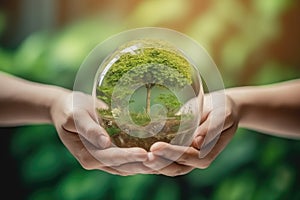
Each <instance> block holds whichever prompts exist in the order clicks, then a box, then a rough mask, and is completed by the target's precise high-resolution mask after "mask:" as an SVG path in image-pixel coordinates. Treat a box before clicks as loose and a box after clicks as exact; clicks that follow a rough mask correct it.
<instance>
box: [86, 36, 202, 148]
mask: <svg viewBox="0 0 300 200" xmlns="http://www.w3.org/2000/svg"><path fill="white" fill-rule="evenodd" d="M92 95H93V97H94V99H95V102H97V101H103V102H105V103H106V105H107V107H106V108H103V107H98V106H96V105H98V104H97V103H95V109H96V113H97V114H98V117H99V123H100V125H101V126H102V127H103V128H104V129H105V130H106V131H107V133H108V134H109V135H110V137H111V141H112V143H113V144H114V145H116V146H118V147H141V148H144V149H146V150H147V151H149V149H150V147H151V145H152V144H154V143H155V142H158V141H162V142H167V143H171V144H176V145H183V146H189V145H190V144H191V143H192V139H193V136H194V133H195V130H196V128H197V127H198V125H199V122H200V117H201V112H202V106H203V95H204V94H203V86H202V82H201V76H200V73H199V71H198V69H197V67H196V66H194V65H193V64H192V62H190V60H189V58H188V56H187V55H185V52H183V51H182V50H181V49H179V48H178V47H176V45H175V44H173V43H171V42H169V41H166V40H161V39H153V38H140V39H133V40H130V41H127V42H125V43H124V44H122V45H120V46H119V47H118V48H117V49H116V50H114V51H113V52H110V54H109V55H108V56H107V57H106V58H105V59H104V60H103V62H102V63H101V64H100V66H99V68H98V70H97V73H96V75H95V78H94V86H93V91H92Z"/></svg>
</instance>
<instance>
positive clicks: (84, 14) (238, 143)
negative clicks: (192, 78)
mask: <svg viewBox="0 0 300 200" xmlns="http://www.w3.org/2000/svg"><path fill="white" fill-rule="evenodd" d="M299 23H300V1H297V0H295V1H293V0H223V1H219V0H210V1H202V0H200V1H199V0H85V1H76V0H43V1H40V0H1V1H0V70H2V71H6V72H9V73H11V74H15V75H17V76H20V77H23V78H26V79H29V80H32V81H37V82H42V83H48V84H55V85H59V86H63V87H66V88H70V89H72V87H73V81H74V77H75V75H76V72H77V70H78V68H79V67H80V65H81V63H82V61H83V59H84V58H85V57H86V56H87V54H88V53H89V52H90V51H91V50H92V49H93V48H94V47H95V46H96V45H97V44H98V43H100V42H101V41H103V40H105V39H107V38H108V37H110V36H112V35H114V34H117V33H119V32H120V31H123V30H128V29H131V28H136V27H145V26H159V27H166V28H171V29H174V30H177V31H179V32H182V33H185V34H187V35H188V36H190V37H192V38H194V39H195V40H196V41H198V42H199V43H200V44H201V45H203V46H204V47H205V48H206V50H207V51H208V53H209V54H210V55H211V57H212V58H213V60H214V61H215V63H216V65H217V66H218V68H219V70H220V72H221V74H222V77H223V79H224V83H225V86H226V87H233V86H242V85H250V84H251V85H261V84H268V83H274V82H280V81H284V80H289V79H293V78H300V37H299V35H300V26H299ZM296 92H300V91H296ZM0 112H1V111H0ZM0 131H1V134H0V135H1V141H0V143H1V155H2V156H1V157H2V161H1V177H2V183H3V184H4V186H2V187H1V195H2V196H6V195H7V196H9V197H10V198H9V199H21V200H23V199H24V200H48V199H49V200H56V199H57V200H102V199H113V200H114V199H115V200H129V199H130V200H139V199H143V200H146V199H153V200H165V199H172V200H177V199H178V200H179V199H185V200H196V199H197V200H202V199H203V200H205V199H207V200H208V199H209V200H210V199H212V200H224V199H226V200H240V199H243V200H252V199H253V200H273V199H289V200H297V199H300V190H299V188H300V170H299V169H300V164H299V163H300V162H299V158H300V157H299V155H300V141H296V140H289V139H283V138H277V137H273V136H269V135H265V134H262V133H258V132H254V131H251V130H247V129H241V128H240V129H238V132H237V134H236V135H235V137H234V139H233V140H232V141H231V143H230V144H229V145H228V147H227V148H226V149H225V150H224V151H223V152H222V153H221V154H220V155H219V157H218V158H217V159H216V160H215V161H214V162H213V163H212V164H211V166H210V167H209V168H207V169H205V170H200V169H196V170H194V171H192V172H191V173H189V174H187V175H184V176H179V177H165V176H161V175H135V176H129V177H121V176H116V175H111V174H108V173H106V172H102V171H94V170H92V171H87V170H84V169H83V168H82V167H81V166H80V165H79V164H78V163H77V161H76V160H75V159H74V158H73V157H72V156H71V154H70V153H69V152H68V151H67V149H66V148H65V147H64V146H63V144H62V143H61V142H60V140H59V138H58V136H57V134H56V130H55V129H54V127H52V126H48V125H38V126H37V125H32V126H24V127H14V128H13V127H12V128H0ZM3 184H2V185H3Z"/></svg>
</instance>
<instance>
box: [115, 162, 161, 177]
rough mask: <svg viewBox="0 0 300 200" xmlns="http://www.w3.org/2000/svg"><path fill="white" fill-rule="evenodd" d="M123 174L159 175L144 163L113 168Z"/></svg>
mask: <svg viewBox="0 0 300 200" xmlns="http://www.w3.org/2000/svg"><path fill="white" fill-rule="evenodd" d="M113 168H114V169H116V170H118V171H119V172H121V173H124V174H127V175H133V174H157V172H156V171H155V170H153V169H151V168H149V167H147V166H145V165H144V164H143V163H142V162H135V163H126V164H123V165H120V166H117V167H113Z"/></svg>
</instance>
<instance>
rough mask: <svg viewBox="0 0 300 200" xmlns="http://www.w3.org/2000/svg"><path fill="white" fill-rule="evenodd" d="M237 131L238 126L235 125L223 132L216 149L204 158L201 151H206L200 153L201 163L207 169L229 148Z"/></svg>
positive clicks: (215, 146)
mask: <svg viewBox="0 0 300 200" xmlns="http://www.w3.org/2000/svg"><path fill="white" fill-rule="evenodd" d="M236 129H237V124H234V125H233V126H231V127H230V128H228V129H226V130H224V131H223V132H222V134H221V135H220V138H219V139H218V141H217V142H216V144H215V145H214V147H213V148H212V150H211V151H209V153H208V154H207V155H206V156H205V157H203V156H201V154H202V153H201V151H205V150H202V149H200V152H199V160H200V162H202V164H203V165H204V166H206V167H208V166H209V164H210V163H211V162H212V161H213V160H214V159H215V158H216V157H217V156H218V155H219V154H220V152H221V151H222V150H223V149H224V148H225V147H226V146H227V144H228V143H229V141H230V140H231V138H232V137H233V135H234V134H235V132H236Z"/></svg>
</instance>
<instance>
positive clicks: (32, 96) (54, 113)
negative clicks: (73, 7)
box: [0, 72, 155, 176]
mask: <svg viewBox="0 0 300 200" xmlns="http://www.w3.org/2000/svg"><path fill="white" fill-rule="evenodd" d="M0 91H1V95H0V110H1V112H0V126H20V125H25V124H53V125H54V126H55V127H56V130H57V132H58V135H59V137H60V139H61V141H62V142H63V144H64V145H65V146H66V147H67V149H68V150H69V151H70V152H71V154H72V155H73V156H74V157H75V158H76V159H77V160H78V162H79V163H80V164H81V165H82V167H83V168H85V169H99V170H103V171H106V172H108V173H112V174H118V175H122V176H126V175H133V174H138V173H155V172H154V171H153V170H152V169H149V168H147V167H145V166H144V165H143V164H142V162H144V161H146V160H147V152H146V151H145V150H143V149H141V148H127V149H121V148H114V147H112V145H111V142H110V140H109V136H108V135H107V133H106V132H105V130H104V129H103V128H102V127H100V126H99V125H98V123H97V118H96V116H95V114H94V112H93V100H92V98H91V96H89V95H86V94H83V93H79V92H72V91H69V90H66V89H63V88H61V87H56V86H50V85H45V84H39V83H34V82H30V81H27V80H24V79H21V78H18V77H14V76H11V75H8V74H5V73H1V72H0ZM75 100H76V103H74V102H75ZM72 102H73V104H72ZM98 103H99V104H100V105H102V106H105V105H104V104H103V103H102V102H98ZM75 118H76V120H75Z"/></svg>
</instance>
